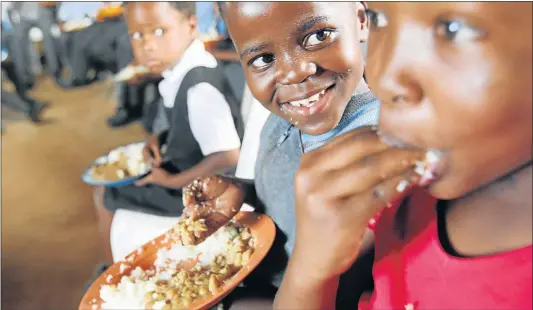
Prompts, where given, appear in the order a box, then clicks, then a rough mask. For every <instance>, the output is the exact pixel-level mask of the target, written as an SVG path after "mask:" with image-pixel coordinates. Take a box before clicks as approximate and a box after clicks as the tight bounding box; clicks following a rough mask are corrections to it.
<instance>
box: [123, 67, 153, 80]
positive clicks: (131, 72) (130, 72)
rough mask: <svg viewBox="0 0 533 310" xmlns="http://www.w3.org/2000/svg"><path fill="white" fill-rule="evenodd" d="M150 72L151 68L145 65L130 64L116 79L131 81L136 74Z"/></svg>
mask: <svg viewBox="0 0 533 310" xmlns="http://www.w3.org/2000/svg"><path fill="white" fill-rule="evenodd" d="M148 73H150V69H148V68H147V67H145V66H133V65H129V66H127V67H126V68H124V69H122V70H121V71H120V72H119V73H117V74H116V75H115V78H114V79H115V81H116V82H124V81H129V80H131V79H133V78H134V77H136V76H140V75H145V74H148Z"/></svg>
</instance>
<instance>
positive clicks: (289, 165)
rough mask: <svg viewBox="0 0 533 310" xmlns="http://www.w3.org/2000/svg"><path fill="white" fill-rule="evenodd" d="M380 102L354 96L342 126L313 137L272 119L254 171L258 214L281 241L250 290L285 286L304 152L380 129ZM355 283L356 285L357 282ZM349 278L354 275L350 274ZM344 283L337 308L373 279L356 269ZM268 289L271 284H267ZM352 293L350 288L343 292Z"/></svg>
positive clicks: (362, 95)
mask: <svg viewBox="0 0 533 310" xmlns="http://www.w3.org/2000/svg"><path fill="white" fill-rule="evenodd" d="M378 117H379V102H378V100H377V99H376V98H375V97H374V95H373V94H372V93H371V92H370V91H368V92H365V93H360V94H356V95H354V96H352V98H351V99H350V102H349V103H348V105H347V108H346V110H345V112H344V114H343V116H342V118H341V120H340V122H339V124H338V125H337V126H336V127H335V128H334V129H333V130H331V131H330V132H327V133H324V134H322V135H318V136H310V135H306V134H303V133H301V132H300V130H298V129H297V128H296V127H294V126H293V125H292V124H290V123H289V122H288V121H286V120H285V119H282V118H280V117H278V116H276V115H274V114H272V115H271V116H270V117H269V119H268V120H267V122H266V124H265V126H264V127H263V131H262V134H261V142H260V147H259V154H258V157H257V161H256V169H255V189H256V193H257V197H258V199H259V201H258V202H257V205H256V210H257V211H258V212H262V213H265V214H267V215H268V216H270V217H271V218H272V219H273V220H274V222H275V223H276V228H277V231H276V239H275V242H274V245H273V246H272V248H271V250H270V252H269V254H268V255H267V257H266V258H265V259H264V261H263V262H262V263H261V264H260V266H259V267H258V268H257V269H256V270H254V272H253V273H252V274H251V275H250V276H249V277H248V278H247V279H246V280H245V285H246V286H248V287H249V288H250V289H251V290H256V291H266V290H267V289H274V291H275V290H277V288H279V286H280V285H281V281H282V279H283V275H284V272H285V268H286V266H287V263H288V259H289V256H290V255H291V253H292V250H293V247H294V241H295V237H296V231H295V223H296V215H295V206H294V201H295V197H294V175H295V172H296V170H297V169H298V167H299V165H300V159H301V157H302V155H303V154H304V153H305V152H309V151H311V150H313V149H316V148H318V147H321V146H323V145H325V144H326V143H328V142H329V141H331V140H332V139H334V138H336V137H337V136H339V135H341V134H343V133H346V132H348V131H351V130H354V129H356V128H358V127H362V126H370V125H376V124H377V123H378ZM354 273H357V276H355V278H356V281H351V279H353V278H354ZM348 274H350V275H348ZM348 274H347V275H346V276H345V277H343V278H342V279H341V285H340V287H341V289H340V291H339V294H338V297H337V306H338V308H339V309H342V308H343V306H346V305H352V307H353V304H354V303H356V302H357V300H358V298H359V296H360V294H362V292H363V291H364V290H365V289H367V287H366V286H364V285H363V284H364V282H365V280H367V281H368V282H370V280H371V274H370V272H369V271H368V272H366V271H359V270H358V269H357V268H356V266H354V268H353V270H351V271H350V272H348ZM265 284H268V285H265ZM344 288H349V289H346V290H345V289H344Z"/></svg>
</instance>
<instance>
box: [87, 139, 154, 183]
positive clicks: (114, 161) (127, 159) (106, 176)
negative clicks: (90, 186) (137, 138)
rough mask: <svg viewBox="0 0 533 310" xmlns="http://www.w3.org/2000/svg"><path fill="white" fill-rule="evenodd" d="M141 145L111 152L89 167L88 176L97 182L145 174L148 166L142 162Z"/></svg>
mask: <svg viewBox="0 0 533 310" xmlns="http://www.w3.org/2000/svg"><path fill="white" fill-rule="evenodd" d="M143 147H144V145H143V144H142V143H139V144H132V145H128V146H126V147H122V148H118V149H116V150H113V151H111V152H110V153H109V154H108V155H107V157H105V158H103V159H101V160H99V161H97V163H96V164H94V165H93V166H92V167H91V170H90V175H91V177H92V178H93V179H95V180H99V181H117V180H122V179H125V178H129V177H134V176H138V175H142V174H145V173H146V172H148V170H149V169H150V165H149V164H148V163H146V162H145V161H144V158H143V154H142V150H143Z"/></svg>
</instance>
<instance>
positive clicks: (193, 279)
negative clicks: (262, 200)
mask: <svg viewBox="0 0 533 310" xmlns="http://www.w3.org/2000/svg"><path fill="white" fill-rule="evenodd" d="M186 226H187V227H188V228H187V229H186V230H187V231H190V232H192V233H193V234H194V231H195V229H200V230H202V229H204V228H205V224H204V223H203V222H202V221H201V220H197V221H192V220H190V221H189V222H188V225H186ZM184 227H185V226H184V225H182V224H180V223H178V224H177V227H176V228H175V229H174V230H173V231H170V232H168V233H167V234H166V236H165V239H164V240H163V242H162V243H168V242H170V246H166V247H164V248H162V249H160V250H159V251H158V252H157V259H156V261H155V263H154V266H152V267H150V268H147V269H144V270H143V269H142V268H140V267H136V268H135V269H133V267H132V266H130V265H129V264H128V262H133V260H132V259H129V260H126V262H124V263H123V265H121V268H120V269H121V279H120V281H119V282H118V283H117V284H109V285H102V287H101V289H100V298H101V299H102V300H103V303H102V306H101V309H186V308H188V307H189V306H191V305H192V304H193V303H195V302H198V301H201V300H203V299H205V298H209V297H210V296H212V295H213V294H215V293H217V292H218V291H219V290H220V288H221V287H222V286H223V285H224V283H225V282H226V281H228V280H229V279H230V278H231V277H232V276H233V275H235V274H236V273H237V272H238V271H239V270H240V269H241V268H242V267H243V266H245V265H246V264H247V263H248V260H249V259H250V257H251V256H252V254H253V251H254V248H255V239H254V237H253V236H252V234H251V232H250V230H249V228H247V227H243V226H242V225H240V224H239V223H238V222H235V221H234V220H232V221H231V222H229V223H228V224H226V225H225V226H223V227H221V228H220V229H219V230H217V231H216V232H215V233H214V234H213V235H211V236H210V237H208V238H207V239H205V241H203V242H202V243H200V244H198V245H181V244H179V243H174V242H173V241H174V239H173V238H174V236H173V232H175V231H176V230H177V231H180V230H182V229H183V228H184ZM189 229H190V230H189ZM137 253H140V252H137ZM132 269H133V270H132ZM111 280H112V279H111V278H108V283H110V282H111ZM114 282H115V281H114ZM115 283H116V282H115ZM94 302H96V301H94ZM95 306H96V304H95ZM95 308H97V307H95Z"/></svg>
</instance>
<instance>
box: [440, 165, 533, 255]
mask: <svg viewBox="0 0 533 310" xmlns="http://www.w3.org/2000/svg"><path fill="white" fill-rule="evenodd" d="M532 172H533V168H532V165H531V163H528V164H527V165H526V166H524V167H522V168H520V169H519V170H517V171H515V172H513V173H512V174H510V175H509V176H506V177H503V178H501V179H500V180H498V181H496V182H493V183H491V184H489V185H487V186H485V187H484V188H482V189H480V190H478V191H476V192H474V193H472V194H470V195H468V196H465V197H463V198H460V199H456V200H454V201H450V202H449V204H448V212H447V216H446V227H447V231H448V237H449V239H450V241H451V243H452V244H453V246H454V248H455V250H456V251H457V252H458V253H462V254H464V255H466V256H479V255H487V254H494V253H500V252H505V251H509V250H513V249H517V248H520V247H523V246H526V245H531V243H532V232H533V225H532V223H531V216H532V215H533V212H532V210H533V208H532V205H533V199H532V197H531V186H532V184H533V179H532ZM454 235H455V236H454Z"/></svg>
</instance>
